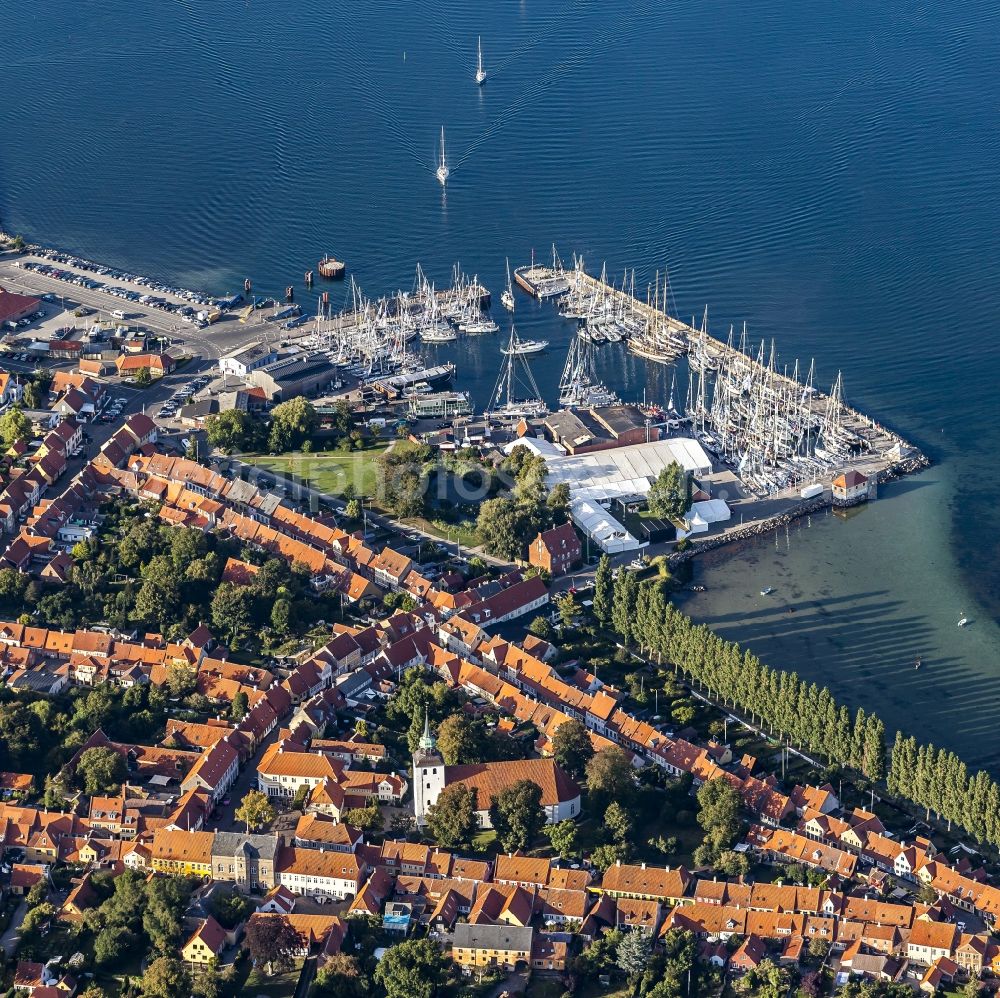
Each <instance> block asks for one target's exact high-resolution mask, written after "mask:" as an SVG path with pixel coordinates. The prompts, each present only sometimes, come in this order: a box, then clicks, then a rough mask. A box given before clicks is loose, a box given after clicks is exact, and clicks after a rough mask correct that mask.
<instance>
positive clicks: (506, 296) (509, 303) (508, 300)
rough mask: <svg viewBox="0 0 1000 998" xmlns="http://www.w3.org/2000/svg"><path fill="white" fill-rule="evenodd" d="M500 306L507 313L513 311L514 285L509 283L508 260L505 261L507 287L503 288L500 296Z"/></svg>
mask: <svg viewBox="0 0 1000 998" xmlns="http://www.w3.org/2000/svg"><path fill="white" fill-rule="evenodd" d="M500 304H501V305H503V307H504V308H505V309H507V311H508V312H513V311H514V285H513V284H511V281H510V260H509V259H508V260H507V287H506V288H504V291H503V294H502V295H500Z"/></svg>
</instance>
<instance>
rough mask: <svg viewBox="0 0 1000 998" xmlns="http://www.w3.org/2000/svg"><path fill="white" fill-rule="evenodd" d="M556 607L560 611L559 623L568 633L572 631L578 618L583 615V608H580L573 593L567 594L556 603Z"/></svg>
mask: <svg viewBox="0 0 1000 998" xmlns="http://www.w3.org/2000/svg"><path fill="white" fill-rule="evenodd" d="M556 607H557V608H558V610H559V622H560V623H561V624H562V626H563V627H564V628H565V629H566V630H567V631H569V630H571V629H572V628H573V625H574V624H575V623H576V618H577V617H579V616H580V614H581V613H582V611H583V607H581V606H580V604H579V602H578V601H577V600H576V598H575V597H574V596H573V594H572V593H566V595H565V596H563V597H561V598H560V599H559V600H558V601H557V602H556Z"/></svg>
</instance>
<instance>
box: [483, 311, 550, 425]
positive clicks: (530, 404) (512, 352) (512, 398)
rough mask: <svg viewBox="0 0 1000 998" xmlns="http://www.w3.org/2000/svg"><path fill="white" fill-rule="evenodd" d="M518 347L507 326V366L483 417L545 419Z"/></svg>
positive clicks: (501, 374)
mask: <svg viewBox="0 0 1000 998" xmlns="http://www.w3.org/2000/svg"><path fill="white" fill-rule="evenodd" d="M520 343H521V341H520V339H519V338H518V335H517V333H516V332H515V331H514V327H513V326H511V327H510V339H509V341H508V343H507V347H506V349H504V351H503V352H504V353H505V354H506V355H507V362H506V363H505V364H504V366H503V367H502V368H501V369H500V374H499V375H498V376H497V383H496V385H495V387H494V389H493V398H492V401H491V403H490V405H491V408H490V411H489V412H488V413H486V416H487V417H493V418H498V417H499V418H507V419H520V418H522V417H527V418H531V417H539V416H546V415H548V411H549V410H548V408H547V406H546V405H545V403H544V402H543V401H542V396H541V392H539V390H538V384H537V383H536V382H535V376H534V375H533V374H532V373H531V368H530V367H528V362H527V360H526V359H525V357H524V354H523V352H522V351H520V350H519V349H518V347H519V346H520ZM519 372H520V375H521V376H520V377H519V376H518V374H519ZM519 390H520V391H524V392H525V397H523V398H519V397H518V391H519Z"/></svg>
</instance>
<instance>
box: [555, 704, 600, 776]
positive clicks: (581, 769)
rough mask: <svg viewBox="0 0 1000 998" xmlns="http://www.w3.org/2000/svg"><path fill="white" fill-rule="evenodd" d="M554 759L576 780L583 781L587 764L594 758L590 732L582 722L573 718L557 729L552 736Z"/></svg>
mask: <svg viewBox="0 0 1000 998" xmlns="http://www.w3.org/2000/svg"><path fill="white" fill-rule="evenodd" d="M552 757H553V758H554V759H555V761H556V762H557V763H558V764H559V765H560V766H562V768H563V769H565V770H566V772H567V773H569V775H570V776H572V777H574V778H575V779H578V780H579V779H582V777H583V775H584V773H585V772H586V771H587V764H588V763H589V762H590V760H591V759H592V758H593V757H594V746H593V745H592V744H591V741H590V732H588V731H587V728H586V725H585V724H584V723H583V722H582V721H578V720H577V719H576V718H574V717H571V718H570V719H569V720H567V721H563V723H562V724H560V725H559V727H558V728H556V733H555V734H554V735H553V736H552Z"/></svg>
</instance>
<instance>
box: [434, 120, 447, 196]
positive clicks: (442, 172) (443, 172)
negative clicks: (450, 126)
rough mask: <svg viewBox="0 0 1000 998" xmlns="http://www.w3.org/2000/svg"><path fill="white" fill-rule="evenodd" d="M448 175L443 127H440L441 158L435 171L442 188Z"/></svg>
mask: <svg viewBox="0 0 1000 998" xmlns="http://www.w3.org/2000/svg"><path fill="white" fill-rule="evenodd" d="M449 173H450V171H449V169H448V160H447V158H446V157H445V153H444V125H442V126H441V157H440V159H439V160H438V168H437V171H436V175H437V178H438V180H439V181H440V183H441V186H442V187H444V185H445V184H446V183H447V182H448V175H449Z"/></svg>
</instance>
